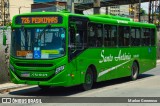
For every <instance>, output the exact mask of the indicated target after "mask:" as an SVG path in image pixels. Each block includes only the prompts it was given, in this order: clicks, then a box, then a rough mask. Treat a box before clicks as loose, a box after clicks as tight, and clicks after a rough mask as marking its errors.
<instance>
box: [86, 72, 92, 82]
mask: <svg viewBox="0 0 160 106" xmlns="http://www.w3.org/2000/svg"><path fill="white" fill-rule="evenodd" d="M91 83H92V77H91V75H90V74H87V76H86V84H91Z"/></svg>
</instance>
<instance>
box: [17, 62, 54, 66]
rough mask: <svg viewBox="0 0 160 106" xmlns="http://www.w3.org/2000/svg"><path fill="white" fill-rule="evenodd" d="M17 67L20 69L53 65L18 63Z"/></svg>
mask: <svg viewBox="0 0 160 106" xmlns="http://www.w3.org/2000/svg"><path fill="white" fill-rule="evenodd" d="M16 65H17V66H20V67H52V66H53V64H35V63H33V64H26V63H16Z"/></svg>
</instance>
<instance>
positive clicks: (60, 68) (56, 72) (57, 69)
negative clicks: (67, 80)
mask: <svg viewBox="0 0 160 106" xmlns="http://www.w3.org/2000/svg"><path fill="white" fill-rule="evenodd" d="M62 70H64V65H63V66H60V67H58V68H56V71H55V74H58V73H60V72H61V71H62Z"/></svg>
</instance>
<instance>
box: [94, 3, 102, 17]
mask: <svg viewBox="0 0 160 106" xmlns="http://www.w3.org/2000/svg"><path fill="white" fill-rule="evenodd" d="M100 3H101V2H100V0H94V3H93V13H94V14H100V6H101V5H100Z"/></svg>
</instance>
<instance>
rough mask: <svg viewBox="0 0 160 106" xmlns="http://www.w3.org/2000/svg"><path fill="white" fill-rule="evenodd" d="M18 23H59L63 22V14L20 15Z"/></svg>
mask: <svg viewBox="0 0 160 106" xmlns="http://www.w3.org/2000/svg"><path fill="white" fill-rule="evenodd" d="M15 23H16V24H58V23H62V17H61V16H18V17H17V18H16V22H15Z"/></svg>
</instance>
